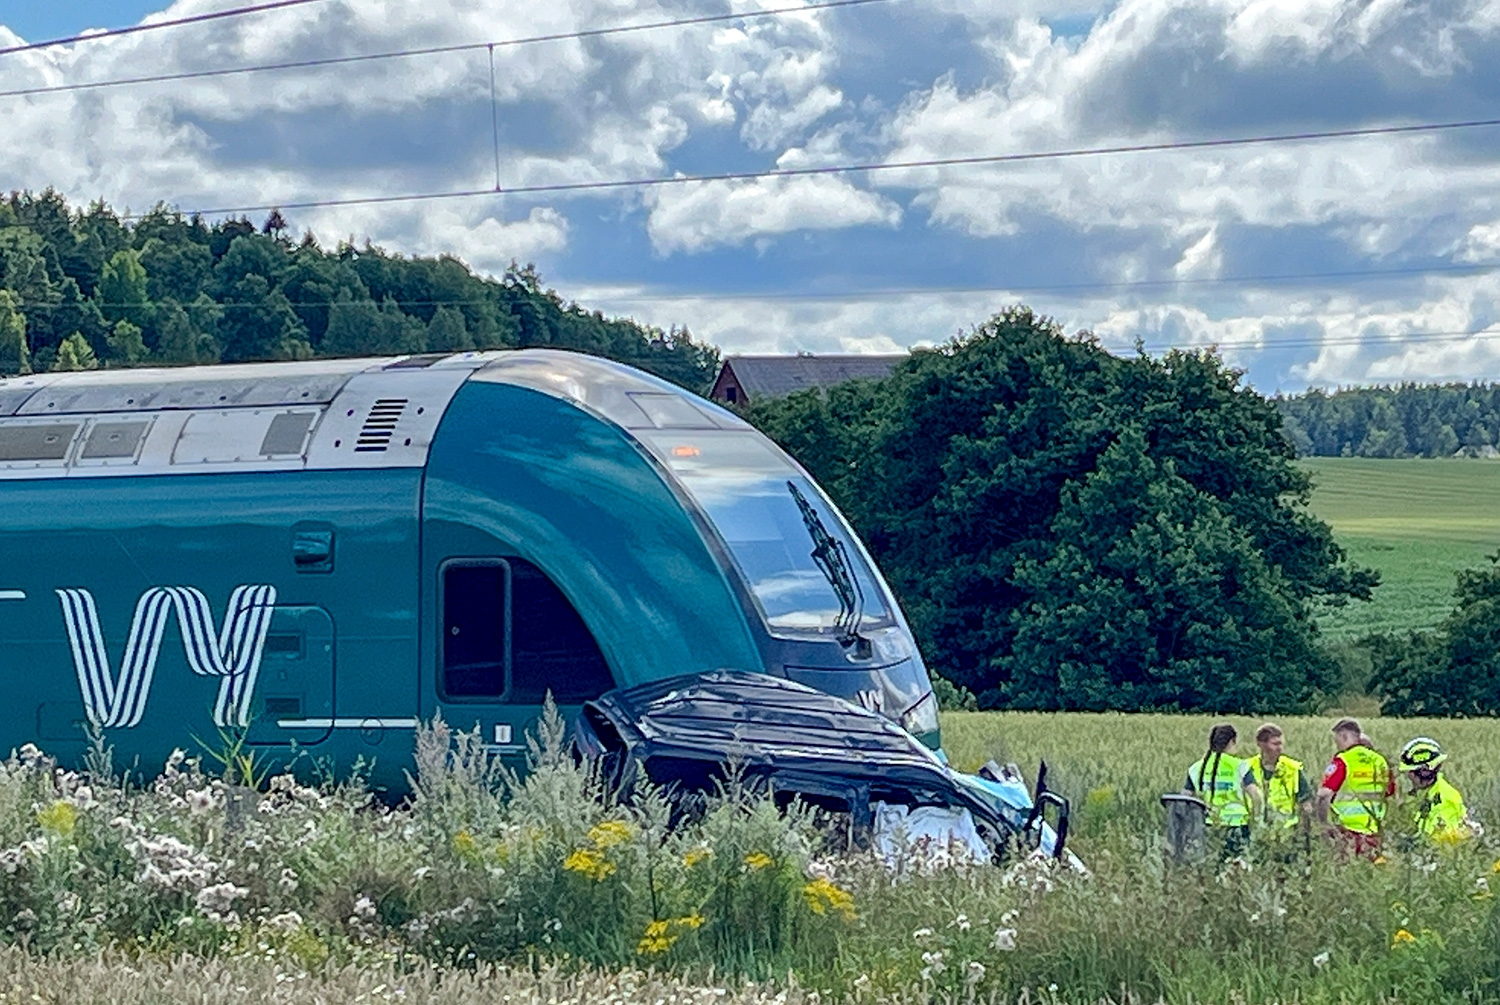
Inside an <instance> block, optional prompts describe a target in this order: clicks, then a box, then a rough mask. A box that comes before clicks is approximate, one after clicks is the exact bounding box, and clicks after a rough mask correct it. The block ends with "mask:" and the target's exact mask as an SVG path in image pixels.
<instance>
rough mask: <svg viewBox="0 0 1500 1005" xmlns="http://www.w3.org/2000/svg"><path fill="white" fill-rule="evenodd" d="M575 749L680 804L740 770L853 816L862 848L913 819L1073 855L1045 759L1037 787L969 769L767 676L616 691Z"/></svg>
mask: <svg viewBox="0 0 1500 1005" xmlns="http://www.w3.org/2000/svg"><path fill="white" fill-rule="evenodd" d="M574 749H575V751H576V752H577V753H578V755H579V756H581V757H582V758H584V759H586V760H588V761H590V762H592V763H594V764H595V765H596V766H597V768H598V770H599V771H600V772H601V774H602V776H603V778H604V780H605V782H606V784H608V785H609V786H611V787H612V788H613V789H614V790H615V791H617V792H620V793H623V794H628V793H629V792H630V791H631V790H632V789H633V788H634V787H635V786H637V785H639V784H640V783H641V782H643V781H648V782H649V783H651V784H653V785H656V786H658V787H660V788H661V790H662V791H664V792H665V793H666V794H667V796H668V798H669V799H670V800H671V801H672V803H673V807H674V812H677V813H679V814H681V813H691V812H693V810H694V807H696V806H701V805H702V803H703V801H704V800H705V799H706V797H707V796H708V795H710V794H712V793H713V792H715V791H717V790H718V789H719V788H720V787H721V786H723V785H724V784H725V782H726V780H727V779H728V778H729V777H730V776H731V773H733V774H735V775H736V776H737V777H738V778H739V779H741V783H742V784H745V785H748V786H751V787H763V788H765V789H768V790H769V791H770V792H772V793H774V795H775V798H776V799H777V801H778V802H780V803H781V804H783V805H786V804H789V803H791V802H794V801H795V802H799V803H802V804H804V805H806V806H809V807H811V808H813V809H814V810H820V811H825V812H826V813H827V814H830V815H833V816H834V817H836V818H838V819H840V820H841V821H846V823H847V827H848V839H849V841H850V843H851V844H854V845H857V846H870V845H874V846H875V848H876V849H877V850H880V849H881V848H882V847H883V846H884V845H887V844H889V843H890V841H891V836H892V832H893V831H895V830H901V831H903V832H904V831H906V830H908V829H911V830H922V831H925V832H926V833H928V834H930V835H935V836H941V837H942V839H943V840H944V841H945V842H946V841H948V840H959V841H962V842H965V843H967V844H969V845H970V846H971V849H972V851H973V853H974V854H973V857H974V858H975V859H977V860H979V861H984V862H988V861H996V860H999V859H1001V858H1004V857H1006V856H1008V855H1011V854H1014V853H1016V852H1017V851H1021V852H1027V851H1033V850H1039V851H1040V853H1041V854H1043V855H1047V856H1052V857H1056V858H1063V857H1064V854H1065V850H1064V846H1065V844H1066V841H1067V827H1068V804H1067V801H1066V800H1065V799H1063V798H1062V797H1060V796H1059V795H1057V794H1056V793H1053V792H1049V791H1048V790H1047V789H1046V787H1045V770H1046V769H1045V765H1043V767H1042V771H1041V772H1040V773H1039V774H1038V784H1037V791H1036V793H1035V796H1033V794H1032V793H1031V792H1029V791H1028V790H1027V788H1026V785H1025V782H1024V780H1023V779H1022V778H1021V775H1020V772H1019V771H1017V770H1016V769H1015V768H1014V767H1013V766H1011V767H1006V768H999V767H997V766H996V765H995V764H994V763H993V762H991V763H990V764H989V765H986V767H985V769H984V770H983V771H982V773H981V774H979V775H969V774H965V773H963V772H959V771H956V770H954V769H953V768H952V767H950V766H949V765H948V764H947V763H946V761H945V759H944V758H943V757H942V755H941V754H940V753H935V752H934V751H932V750H931V749H929V748H928V747H926V746H924V745H923V744H922V743H920V742H919V741H918V740H917V739H916V738H914V737H913V736H912V735H911V734H910V733H908V732H907V731H906V730H904V729H902V728H901V727H900V726H898V725H896V724H895V723H893V722H892V721H891V720H889V719H887V718H885V717H884V716H881V715H879V714H877V713H875V712H871V711H868V710H866V709H864V708H861V707H859V706H857V705H854V704H851V703H850V702H847V701H844V700H843V699H841V698H837V697H834V696H833V695H830V694H827V693H825V692H822V691H816V690H814V689H812V688H810V687H807V686H805V685H802V684H799V683H797V682H795V681H789V680H786V679H783V678H779V677H771V676H767V675H765V674H758V673H745V672H739V671H718V672H714V673H706V674H694V675H689V676H684V677H677V678H672V679H669V680H663V681H653V682H651V683H649V684H642V685H639V686H636V687H631V688H623V689H619V690H615V691H611V692H609V693H607V694H605V695H603V696H601V697H600V698H598V699H596V700H594V701H591V702H588V703H587V704H585V705H584V707H583V712H582V714H581V716H580V717H579V721H578V723H577V727H576V730H575V734H574ZM1049 809H1050V810H1051V811H1052V813H1053V818H1054V820H1053V821H1048V820H1046V819H1044V817H1045V815H1046V812H1047V811H1048V810H1049ZM1068 858H1069V860H1071V861H1076V860H1074V859H1073V858H1072V856H1071V854H1070V853H1069V854H1068Z"/></svg>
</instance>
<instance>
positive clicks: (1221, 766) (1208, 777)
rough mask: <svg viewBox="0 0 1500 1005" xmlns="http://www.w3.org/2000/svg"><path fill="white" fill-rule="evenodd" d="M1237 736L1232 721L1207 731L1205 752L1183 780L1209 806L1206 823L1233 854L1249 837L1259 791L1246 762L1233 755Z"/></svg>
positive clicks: (1243, 845) (1190, 767)
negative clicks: (1220, 835)
mask: <svg viewBox="0 0 1500 1005" xmlns="http://www.w3.org/2000/svg"><path fill="white" fill-rule="evenodd" d="M1238 738H1239V734H1238V733H1237V732H1236V731H1235V728H1234V726H1233V725H1232V724H1230V723H1227V722H1221V723H1219V724H1218V725H1217V726H1215V727H1214V728H1213V729H1211V730H1209V733H1208V753H1206V754H1204V755H1203V756H1202V757H1201V758H1199V759H1198V760H1196V761H1194V762H1193V763H1192V764H1191V765H1190V766H1189V767H1188V770H1187V781H1186V782H1185V783H1184V784H1183V789H1184V791H1186V792H1191V793H1192V794H1194V795H1196V796H1197V797H1198V798H1199V799H1202V800H1203V802H1204V803H1205V804H1206V805H1207V806H1208V819H1207V823H1208V826H1209V827H1213V828H1218V829H1219V832H1220V833H1221V834H1222V835H1223V837H1224V850H1225V852H1226V853H1227V854H1234V853H1236V852H1238V851H1240V850H1241V849H1242V848H1244V847H1245V844H1246V842H1247V841H1248V840H1249V838H1250V819H1251V817H1252V816H1253V815H1254V812H1255V809H1254V808H1255V805H1256V802H1257V801H1258V800H1259V798H1260V791H1259V790H1258V789H1257V788H1256V787H1255V782H1254V781H1252V780H1251V779H1250V777H1249V775H1248V774H1247V773H1246V771H1245V762H1244V761H1242V760H1241V759H1240V758H1238V757H1236V756H1235V755H1234V744H1235V741H1236V740H1237V739H1238Z"/></svg>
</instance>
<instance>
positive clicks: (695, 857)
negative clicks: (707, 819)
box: [682, 845, 713, 869]
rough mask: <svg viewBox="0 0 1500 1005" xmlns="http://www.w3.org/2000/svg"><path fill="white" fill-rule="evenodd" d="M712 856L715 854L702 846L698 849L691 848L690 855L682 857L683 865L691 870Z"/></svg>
mask: <svg viewBox="0 0 1500 1005" xmlns="http://www.w3.org/2000/svg"><path fill="white" fill-rule="evenodd" d="M712 854H713V853H712V852H711V851H709V850H708V849H707V848H704V847H703V846H702V845H699V846H698V847H697V848H689V849H688V853H687V854H686V855H684V856H682V864H683V865H685V866H687V867H688V868H689V869H691V868H692V867H693V866H695V865H697V864H698V863H699V862H702V861H703V860H705V859H706V858H708V857H709V856H710V855H712Z"/></svg>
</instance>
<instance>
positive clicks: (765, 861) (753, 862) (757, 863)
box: [745, 851, 775, 872]
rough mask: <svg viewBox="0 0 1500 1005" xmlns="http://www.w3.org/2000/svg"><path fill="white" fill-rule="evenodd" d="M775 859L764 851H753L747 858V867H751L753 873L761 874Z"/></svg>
mask: <svg viewBox="0 0 1500 1005" xmlns="http://www.w3.org/2000/svg"><path fill="white" fill-rule="evenodd" d="M774 861H775V860H774V859H772V858H771V856H769V855H767V854H766V853H765V852H763V851H752V852H751V853H750V854H748V855H746V856H745V865H747V866H749V868H750V871H751V872H759V871H760V870H762V869H765V868H767V867H768V866H770V865H772V864H773V863H774Z"/></svg>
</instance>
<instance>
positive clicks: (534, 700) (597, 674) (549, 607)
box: [508, 558, 615, 705]
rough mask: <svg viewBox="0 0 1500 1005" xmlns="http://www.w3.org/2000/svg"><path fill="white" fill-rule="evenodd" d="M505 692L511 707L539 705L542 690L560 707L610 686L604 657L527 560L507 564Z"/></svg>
mask: <svg viewBox="0 0 1500 1005" xmlns="http://www.w3.org/2000/svg"><path fill="white" fill-rule="evenodd" d="M510 575H511V598H510V610H511V653H510V693H509V695H508V700H510V701H512V702H515V703H516V704H522V705H526V704H540V703H541V701H542V699H543V697H544V696H545V695H546V694H547V692H548V691H551V692H552V698H553V700H554V701H556V702H557V703H558V704H560V705H576V704H578V703H579V702H584V701H588V700H589V699H591V698H597V697H599V696H600V695H601V694H603V693H604V692H606V691H608V690H610V689H611V688H613V687H614V686H615V682H614V678H613V677H612V676H611V675H610V672H609V665H608V664H607V663H605V662H604V654H603V653H601V652H600V651H599V645H598V643H596V642H595V641H594V636H593V635H592V634H591V633H590V632H589V629H588V626H587V625H585V624H584V623H583V619H582V618H581V617H579V616H578V612H577V611H575V610H574V609H573V605H572V604H570V603H568V598H567V597H565V596H563V593H562V591H561V590H559V589H558V588H557V587H556V585H554V584H553V582H552V580H550V579H548V578H547V575H546V573H544V572H542V570H541V569H538V568H537V567H536V566H534V565H532V564H531V563H530V562H526V561H523V560H521V559H518V558H513V559H511V560H510Z"/></svg>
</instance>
